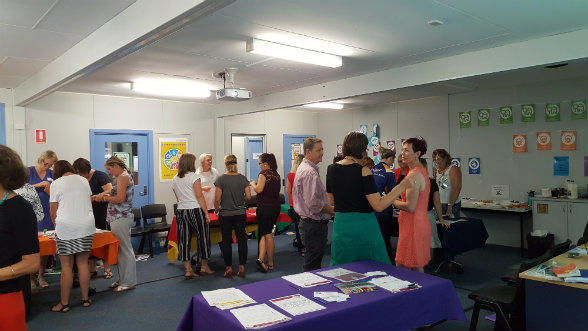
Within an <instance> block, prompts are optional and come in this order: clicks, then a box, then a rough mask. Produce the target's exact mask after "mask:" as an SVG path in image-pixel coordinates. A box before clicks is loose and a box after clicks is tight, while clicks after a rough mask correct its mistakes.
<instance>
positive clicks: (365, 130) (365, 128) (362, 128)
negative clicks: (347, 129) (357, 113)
mask: <svg viewBox="0 0 588 331" xmlns="http://www.w3.org/2000/svg"><path fill="white" fill-rule="evenodd" d="M359 132H361V133H363V134H365V135H366V136H367V134H368V126H367V124H362V125H360V126H359Z"/></svg>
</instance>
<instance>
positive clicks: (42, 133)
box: [35, 130, 47, 144]
mask: <svg viewBox="0 0 588 331" xmlns="http://www.w3.org/2000/svg"><path fill="white" fill-rule="evenodd" d="M35 142H36V143H37V144H46V143H47V130H35Z"/></svg>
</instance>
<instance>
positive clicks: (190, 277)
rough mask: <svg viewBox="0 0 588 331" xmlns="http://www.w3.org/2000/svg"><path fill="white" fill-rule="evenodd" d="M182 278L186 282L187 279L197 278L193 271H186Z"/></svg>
mask: <svg viewBox="0 0 588 331" xmlns="http://www.w3.org/2000/svg"><path fill="white" fill-rule="evenodd" d="M184 277H185V278H186V280H188V279H194V278H195V277H198V275H197V274H196V273H195V272H194V271H186V274H184Z"/></svg>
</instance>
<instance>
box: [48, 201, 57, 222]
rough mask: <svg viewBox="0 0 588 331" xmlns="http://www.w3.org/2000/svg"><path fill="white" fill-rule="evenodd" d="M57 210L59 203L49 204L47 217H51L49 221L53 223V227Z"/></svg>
mask: <svg viewBox="0 0 588 331" xmlns="http://www.w3.org/2000/svg"><path fill="white" fill-rule="evenodd" d="M58 208H59V202H50V203H49V215H50V216H51V221H53V226H55V219H57V209H58Z"/></svg>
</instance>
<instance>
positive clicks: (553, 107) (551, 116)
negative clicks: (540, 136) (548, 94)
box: [545, 103, 560, 122]
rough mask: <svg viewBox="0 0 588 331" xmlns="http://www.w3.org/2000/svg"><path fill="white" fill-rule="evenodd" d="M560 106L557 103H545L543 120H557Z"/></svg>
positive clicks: (558, 119)
mask: <svg viewBox="0 0 588 331" xmlns="http://www.w3.org/2000/svg"><path fill="white" fill-rule="evenodd" d="M559 121H560V108H559V103H548V104H545V122H559Z"/></svg>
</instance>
